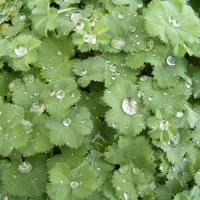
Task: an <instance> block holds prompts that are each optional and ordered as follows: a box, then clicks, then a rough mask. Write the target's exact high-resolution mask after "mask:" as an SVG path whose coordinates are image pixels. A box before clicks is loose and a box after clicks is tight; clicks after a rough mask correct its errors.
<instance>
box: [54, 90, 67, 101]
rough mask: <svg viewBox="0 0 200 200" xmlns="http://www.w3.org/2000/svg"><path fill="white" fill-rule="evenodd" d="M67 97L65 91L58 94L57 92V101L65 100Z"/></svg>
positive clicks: (59, 91)
mask: <svg viewBox="0 0 200 200" xmlns="http://www.w3.org/2000/svg"><path fill="white" fill-rule="evenodd" d="M64 97H65V92H64V91H63V90H58V91H57V92H56V98H57V99H60V100H61V99H63V98H64Z"/></svg>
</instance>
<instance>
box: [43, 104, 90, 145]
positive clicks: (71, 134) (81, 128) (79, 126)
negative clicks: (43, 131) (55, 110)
mask: <svg viewBox="0 0 200 200" xmlns="http://www.w3.org/2000/svg"><path fill="white" fill-rule="evenodd" d="M46 126H47V128H48V129H49V130H50V132H49V134H50V140H51V142H52V143H53V144H55V145H60V146H61V145H64V144H65V145H67V146H69V147H71V148H77V147H79V146H80V145H81V144H82V142H83V137H84V136H85V135H88V134H90V133H91V131H92V127H93V126H92V122H91V120H90V113H89V111H88V109H87V108H85V107H81V108H71V109H70V110H69V111H68V112H67V113H66V116H65V117H63V118H55V117H51V118H50V120H48V122H47V123H46Z"/></svg>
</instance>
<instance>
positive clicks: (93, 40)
mask: <svg viewBox="0 0 200 200" xmlns="http://www.w3.org/2000/svg"><path fill="white" fill-rule="evenodd" d="M83 41H84V42H85V43H89V44H96V43H97V38H96V36H95V35H94V34H92V33H86V34H85V35H84V36H83Z"/></svg>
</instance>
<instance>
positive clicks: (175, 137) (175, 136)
mask: <svg viewBox="0 0 200 200" xmlns="http://www.w3.org/2000/svg"><path fill="white" fill-rule="evenodd" d="M179 142H180V134H179V133H178V132H177V133H170V140H169V142H168V145H170V146H171V147H175V146H176V145H178V144H179Z"/></svg>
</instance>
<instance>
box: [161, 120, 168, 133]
mask: <svg viewBox="0 0 200 200" xmlns="http://www.w3.org/2000/svg"><path fill="white" fill-rule="evenodd" d="M160 129H161V130H163V131H167V130H168V129H169V122H168V121H166V120H162V121H160Z"/></svg>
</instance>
